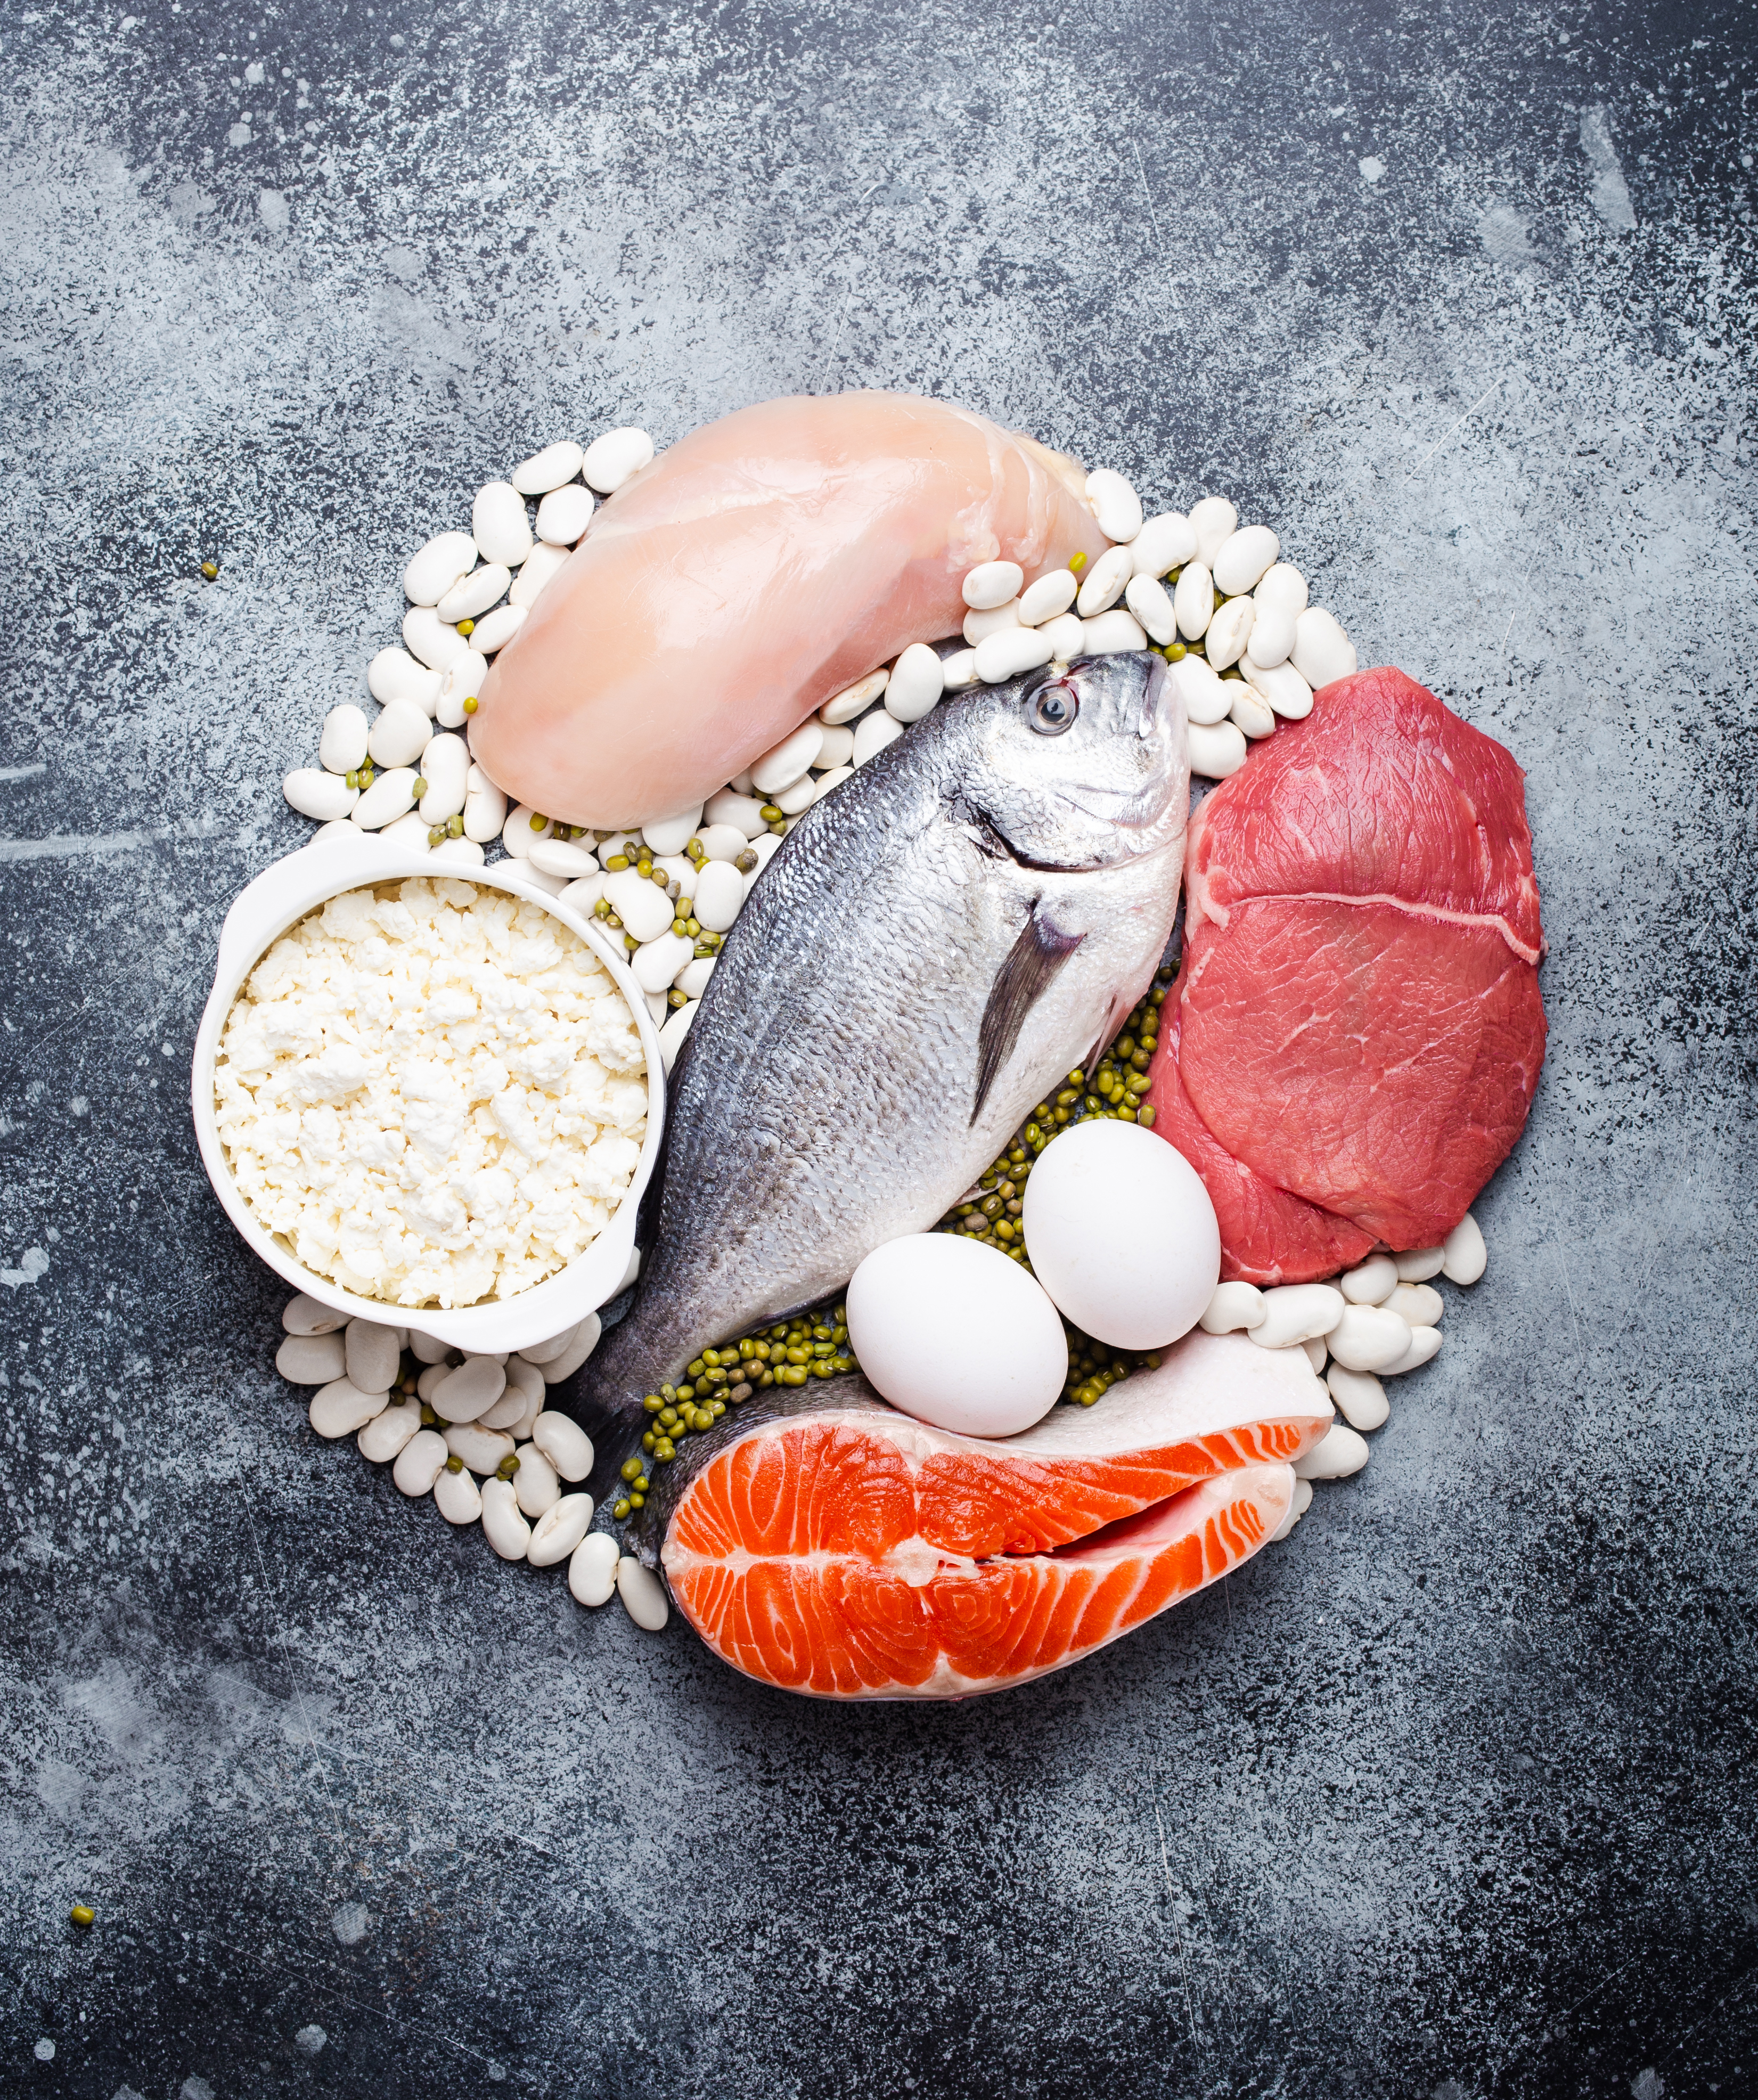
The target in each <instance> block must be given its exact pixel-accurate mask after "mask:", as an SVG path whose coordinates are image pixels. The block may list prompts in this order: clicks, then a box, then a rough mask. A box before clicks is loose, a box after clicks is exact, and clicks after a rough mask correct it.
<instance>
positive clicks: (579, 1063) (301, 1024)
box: [214, 874, 647, 1308]
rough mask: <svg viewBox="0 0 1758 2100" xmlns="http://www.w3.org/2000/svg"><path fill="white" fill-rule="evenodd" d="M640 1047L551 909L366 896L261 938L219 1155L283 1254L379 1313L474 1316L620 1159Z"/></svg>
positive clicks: (466, 886) (561, 1233)
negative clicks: (458, 1311) (443, 1310)
mask: <svg viewBox="0 0 1758 2100" xmlns="http://www.w3.org/2000/svg"><path fill="white" fill-rule="evenodd" d="M644 1065H645V1054H644V1052H643V1051H642V1049H641V1037H640V1035H639V1032H638V1031H637V1028H636V1026H635V1021H634V1017H633V1015H632V1014H631V1013H630V1012H629V1010H628V1005H627V1004H626V1003H625V1002H624V1000H623V995H622V994H621V993H620V992H619V990H617V988H616V986H615V985H614V984H613V983H612V982H611V981H610V973H609V971H608V970H606V968H605V967H604V965H603V964H602V963H601V962H600V961H599V960H598V958H597V956H596V955H594V954H593V951H592V950H591V949H590V948H589V947H588V945H587V944H586V942H584V941H583V940H582V939H581V938H580V937H579V934H578V933H575V931H574V930H573V929H571V928H570V927H569V926H568V925H566V924H565V923H564V922H563V921H562V919H561V918H559V917H558V916H557V915H556V914H555V913H553V912H552V911H545V910H544V909H543V908H542V907H540V906H539V905H536V904H534V903H530V902H525V901H523V900H522V899H521V898H517V897H511V896H509V895H508V894H506V893H505V892H504V891H501V890H498V889H489V888H488V887H487V886H486V885H482V884H480V883H474V882H469V881H464V880H458V879H457V878H456V877H450V876H443V875H438V874H436V879H434V880H426V879H417V880H409V881H406V882H401V883H397V882H386V883H380V884H377V885H372V886H371V887H369V888H363V889H353V890H347V891H345V892H344V893H342V894H341V896H339V897H333V898H330V899H329V901H328V902H327V903H326V904H324V905H323V906H322V907H320V908H319V910H317V911H313V912H311V913H310V914H309V915H307V916H306V917H305V918H304V919H302V920H300V921H299V922H298V924H297V925H295V926H293V927H290V928H289V929H288V931H287V932H286V933H283V934H282V935H281V937H280V939H279V940H277V941H276V942H275V943H274V945H273V946H271V948H270V949H269V951H268V952H267V954H266V955H264V956H263V957H262V960H261V961H260V962H258V964H257V966H256V968H254V969H253V971H252V972H251V974H250V976H249V979H248V981H247V982H246V983H245V986H244V987H243V989H242V990H240V994H239V995H238V999H237V1000H236V1004H234V1006H233V1008H232V1010H231V1014H230V1015H229V1017H227V1023H226V1028H225V1032H224V1034H223V1037H222V1039H221V1043H220V1049H219V1055H218V1059H217V1061H216V1064H215V1068H214V1096H215V1105H216V1108H217V1110H218V1120H219V1132H220V1136H221V1140H222V1141H223V1144H224V1145H225V1147H226V1152H227V1159H228V1161H229V1162H230V1163H231V1171H232V1175H233V1177H234V1179H235V1180H236V1183H237V1185H238V1188H239V1190H240V1193H241V1194H242V1195H243V1197H244V1198H245V1202H247V1203H248V1204H249V1207H250V1208H251V1209H252V1210H253V1211H254V1212H255V1213H256V1215H257V1216H258V1218H259V1219H260V1220H262V1223H263V1224H265V1225H266V1226H267V1228H268V1229H269V1230H270V1231H271V1232H273V1233H278V1234H279V1235H280V1236H281V1237H282V1238H283V1239H284V1241H285V1242H286V1244H287V1245H288V1246H289V1247H290V1248H291V1250H292V1251H293V1254H294V1255H296V1256H297V1258H298V1260H300V1261H301V1262H302V1263H303V1264H304V1265H305V1266H306V1268H309V1269H312V1270H315V1272H316V1273H319V1275H324V1276H328V1277H333V1278H334V1279H335V1281H336V1282H337V1283H339V1284H340V1285H341V1286H342V1287H343V1288H344V1289H345V1290H350V1291H354V1292H356V1293H358V1294H359V1295H361V1296H363V1297H368V1298H377V1299H382V1300H384V1301H385V1302H386V1304H391V1305H399V1306H408V1307H412V1308H413V1307H419V1306H421V1305H433V1304H437V1305H441V1306H459V1305H473V1304H477V1303H478V1302H479V1301H481V1300H482V1299H489V1298H503V1299H504V1298H509V1297H511V1296H513V1295H514V1294H515V1293H517V1292H518V1291H521V1290H528V1289H529V1288H530V1287H531V1286H532V1285H534V1284H536V1283H540V1282H542V1281H543V1279H544V1277H546V1276H550V1275H553V1273H555V1272H556V1271H557V1269H559V1268H562V1267H563V1266H564V1265H565V1264H566V1263H567V1262H568V1261H570V1260H572V1258H573V1257H574V1256H575V1255H577V1254H579V1253H581V1252H583V1251H584V1250H585V1248H586V1247H588V1246H589V1245H590V1244H591V1243H592V1242H593V1240H594V1239H596V1238H597V1236H598V1233H600V1232H601V1230H602V1229H603V1228H604V1227H605V1226H606V1224H609V1222H610V1215H611V1213H612V1211H614V1210H615V1207H616V1205H617V1204H618V1202H620V1200H621V1199H622V1197H623V1193H624V1191H625V1190H626V1189H628V1186H629V1184H630V1183H631V1181H632V1180H633V1179H634V1176H635V1171H636V1168H637V1167H638V1166H639V1165H640V1162H641V1139H642V1137H643V1136H645V1131H646V1122H647V1082H646V1079H645V1074H644V1071H643V1066H644Z"/></svg>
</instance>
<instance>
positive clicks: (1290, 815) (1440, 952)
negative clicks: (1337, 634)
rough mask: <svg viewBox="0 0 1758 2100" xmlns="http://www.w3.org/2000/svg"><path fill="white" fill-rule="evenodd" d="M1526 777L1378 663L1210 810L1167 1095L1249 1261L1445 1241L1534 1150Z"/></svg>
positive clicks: (1225, 789)
mask: <svg viewBox="0 0 1758 2100" xmlns="http://www.w3.org/2000/svg"><path fill="white" fill-rule="evenodd" d="M1522 778H1523V776H1522V773H1521V771H1520V769H1519V767H1518V765H1516V764H1515V763H1514V761H1513V758H1512V757H1510V756H1509V753H1508V752H1506V751H1505V750H1504V749H1503V748H1502V747H1501V745H1500V744H1499V743H1496V742H1495V741H1494V740H1493V739H1491V738H1489V737H1487V736H1485V735H1483V734H1482V733H1481V732H1480V731H1479V730H1474V729H1473V728H1471V727H1470V726H1469V724H1468V723H1465V722H1463V721H1461V720H1460V719H1459V717H1457V716H1456V715H1455V714H1453V713H1452V712H1450V711H1449V710H1448V709H1447V708H1445V707H1443V705H1442V704H1441V703H1440V702H1439V700H1438V699H1435V697H1434V695H1433V694H1432V693H1430V692H1426V691H1425V690H1423V688H1422V687H1421V686H1418V685H1417V684H1416V682H1414V681H1413V680H1412V679H1410V678H1408V677H1405V676H1404V674H1403V673H1402V672H1401V671H1396V670H1390V669H1385V670H1377V671H1363V672H1359V673H1357V674H1356V675H1355V677H1350V678H1344V679H1340V680H1338V681H1337V683H1336V684H1335V685H1333V686H1327V687H1326V688H1324V690H1323V691H1322V692H1320V694H1319V695H1318V696H1317V699H1316V700H1315V704H1314V707H1313V711H1312V712H1311V715H1309V716H1308V717H1307V718H1306V720H1305V721H1302V722H1293V723H1287V724H1284V726H1282V727H1281V728H1280V729H1279V730H1277V732H1276V735H1275V737H1274V738H1273V739H1271V740H1270V741H1269V742H1268V743H1265V744H1264V745H1262V747H1260V748H1259V749H1258V750H1257V751H1256V752H1254V753H1253V755H1252V759H1251V762H1250V764H1249V765H1247V766H1246V767H1245V770H1243V771H1242V772H1240V773H1237V774H1235V775H1234V776H1233V778H1232V779H1231V780H1227V781H1224V782H1223V783H1222V784H1221V786H1220V787H1217V788H1216V789H1215V791H1214V793H1213V794H1212V795H1210V796H1209V797H1208V798H1207V800H1206V801H1205V802H1204V803H1203V804H1202V805H1201V808H1200V809H1199V810H1197V812H1196V817H1195V818H1194V819H1193V820H1192V825H1191V833H1190V843H1189V846H1188V848H1187V854H1186V863H1185V876H1186V885H1187V905H1186V915H1185V942H1184V970H1183V975H1182V976H1181V977H1180V978H1179V983H1178V986H1177V988H1176V990H1175V992H1174V995H1173V997H1172V998H1171V999H1168V1001H1167V1005H1168V1007H1169V1008H1170V1007H1173V1006H1174V1004H1175V1006H1176V1012H1175V1015H1174V1018H1173V1021H1172V1024H1171V1025H1170V1026H1167V1027H1166V1028H1165V1029H1164V1030H1162V1032H1161V1039H1160V1044H1159V1048H1158V1049H1157V1052H1156V1057H1155V1064H1154V1070H1153V1083H1152V1087H1151V1088H1150V1090H1149V1098H1150V1099H1151V1100H1152V1102H1153V1105H1154V1106H1155V1108H1156V1110H1157V1111H1158V1115H1157V1123H1156V1127H1157V1128H1158V1129H1160V1130H1161V1131H1163V1132H1164V1133H1165V1136H1168V1137H1169V1138H1170V1140H1171V1141H1172V1142H1173V1143H1174V1145H1177V1146H1178V1148H1179V1150H1180V1151H1181V1152H1182V1153H1183V1154H1184V1156H1185V1157H1186V1158H1187V1159H1189V1161H1190V1162H1191V1163H1192V1166H1193V1167H1196V1170H1197V1171H1198V1172H1199V1173H1200V1174H1201V1176H1202V1177H1203V1180H1204V1181H1205V1183H1206V1184H1207V1185H1208V1188H1209V1194H1210V1196H1211V1197H1212V1198H1214V1203H1215V1208H1216V1211H1217V1212H1218V1215H1219V1216H1220V1220H1221V1237H1222V1245H1223V1249H1224V1251H1225V1260H1226V1266H1225V1269H1224V1273H1226V1274H1227V1275H1229V1276H1243V1277H1249V1278H1250V1279H1251V1280H1253V1281H1254V1282H1298V1281H1302V1280H1304V1279H1306V1278H1310V1277H1317V1276H1328V1275H1331V1274H1333V1273H1335V1272H1336V1270H1337V1269H1338V1268H1342V1267H1344V1266H1346V1264H1348V1263H1350V1262H1351V1261H1354V1260H1359V1258H1360V1256H1361V1255H1363V1254H1364V1253H1365V1252H1366V1251H1368V1247H1369V1246H1371V1245H1372V1243H1373V1242H1375V1241H1381V1242H1384V1243H1385V1244H1386V1246H1391V1247H1395V1248H1405V1247H1417V1246H1434V1245H1435V1244H1436V1243H1437V1242H1439V1241H1440V1240H1442V1239H1443V1238H1444V1237H1446V1235H1447V1233H1448V1232H1450V1231H1451V1230H1452V1228H1453V1226H1454V1225H1456V1224H1457V1223H1458V1222H1459V1220H1460V1219H1461V1217H1463V1216H1464V1215H1465V1211H1467V1210H1468V1209H1469V1207H1470V1203H1471V1200H1472V1198H1474V1196H1475V1195H1476V1194H1477V1192H1478V1189H1481V1188H1482V1187H1483V1184H1484V1183H1485V1182H1486V1181H1487V1180H1488V1179H1489V1177H1490V1176H1491V1174H1492V1173H1494V1172H1495V1171H1496V1167H1498V1166H1500V1163H1501V1162H1502V1161H1503V1160H1504V1159H1505V1158H1506V1157H1507V1155H1508V1154H1509V1150H1510V1149H1512V1147H1513V1142H1514V1140H1515V1139H1516V1138H1517V1137H1518V1136H1519V1134H1520V1132H1521V1131H1522V1128H1523V1127H1524V1126H1525V1123H1526V1118H1527V1111H1528V1110H1529V1109H1530V1108H1531V1101H1532V1095H1533V1092H1534V1090H1535V1087H1536V1086H1537V1083H1538V1074H1539V1068H1540V1065H1541V1063H1542V1062H1543V1059H1544V1005H1543V1003H1542V1001H1541V1000H1540V996H1539V990H1538V971H1537V964H1538V961H1539V959H1540V956H1541V955H1542V954H1543V953H1544V935H1543V933H1542V931H1541V930H1540V924H1539V908H1538V888H1537V885H1536V883H1535V881H1534V880H1533V876H1532V842H1531V832H1529V831H1528V829H1527V822H1526V810H1525V801H1524V796H1523V794H1522V786H1521V783H1522Z"/></svg>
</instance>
